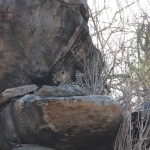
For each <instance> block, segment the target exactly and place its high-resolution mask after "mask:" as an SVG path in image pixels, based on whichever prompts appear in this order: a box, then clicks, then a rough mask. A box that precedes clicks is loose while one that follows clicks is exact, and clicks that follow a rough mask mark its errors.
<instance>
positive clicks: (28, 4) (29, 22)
mask: <svg viewBox="0 0 150 150" xmlns="http://www.w3.org/2000/svg"><path fill="white" fill-rule="evenodd" d="M87 21H88V11H87V2H86V0H76V1H74V0H67V1H66V0H43V1H42V0H36V1H33V0H1V1H0V68H1V70H0V93H1V92H2V91H4V90H5V89H7V88H11V87H16V86H22V85H27V84H31V83H35V84H38V85H43V84H48V85H53V83H52V74H53V73H56V72H57V71H58V70H60V69H64V70H66V71H68V72H69V73H70V74H71V75H72V74H73V72H74V70H75V68H76V67H77V66H78V64H80V57H79V53H80V52H81V51H85V50H87V51H88V50H89V46H88V45H89V43H90V36H89V31H88V26H87ZM77 55H78V56H77Z"/></svg>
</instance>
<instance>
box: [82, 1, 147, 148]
mask: <svg viewBox="0 0 150 150" xmlns="http://www.w3.org/2000/svg"><path fill="white" fill-rule="evenodd" d="M89 1H90V2H91V4H93V5H89V12H90V20H89V27H90V32H91V36H92V40H93V42H94V43H95V45H96V47H97V48H98V49H99V50H100V52H101V54H102V56H103V58H104V62H105V65H104V69H103V71H102V70H101V67H102V60H101V59H100V58H101V57H100V54H98V53H97V52H96V53H97V55H94V56H93V57H92V59H91V60H88V59H87V58H86V57H85V58H86V59H85V68H84V70H85V71H86V74H87V76H86V77H85V78H86V82H87V85H89V86H91V85H92V91H93V93H94V94H102V93H104V94H109V95H110V96H112V97H113V98H114V99H116V100H117V101H119V102H120V104H121V106H122V110H123V114H124V120H123V122H122V124H121V126H120V130H119V132H118V136H117V138H116V141H115V144H114V150H149V149H150V144H149V143H150V133H149V132H150V124H149V117H150V110H149V107H150V106H149V105H150V104H149V103H148V102H149V100H150V12H149V9H148V8H150V1H149V0H144V2H143V0H131V1H129V2H128V1H125V0H122V1H120V0H108V1H105V0H104V1H99V0H89ZM89 4H90V3H89ZM91 49H92V47H91ZM89 61H90V62H91V63H89ZM91 70H92V72H91ZM105 85H108V86H109V87H110V91H111V92H108V91H107V92H103V90H102V89H104V87H105ZM107 89H108V88H107ZM134 111H136V112H137V113H136V116H134V114H135V113H133V112H134Z"/></svg>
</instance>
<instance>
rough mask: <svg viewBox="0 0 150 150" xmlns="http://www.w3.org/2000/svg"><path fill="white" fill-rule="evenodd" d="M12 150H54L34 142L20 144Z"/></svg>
mask: <svg viewBox="0 0 150 150" xmlns="http://www.w3.org/2000/svg"><path fill="white" fill-rule="evenodd" d="M12 150H54V149H52V148H46V147H43V146H39V145H34V144H20V145H18V146H16V147H15V148H13V149H12Z"/></svg>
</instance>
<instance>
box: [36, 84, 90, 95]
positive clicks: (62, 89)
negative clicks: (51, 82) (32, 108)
mask: <svg viewBox="0 0 150 150" xmlns="http://www.w3.org/2000/svg"><path fill="white" fill-rule="evenodd" d="M34 94H35V95H36V96H56V97H67V96H75V95H76V96H85V95H89V94H91V92H90V91H88V90H86V89H83V88H82V87H80V86H78V85H67V84H66V85H63V86H58V87H53V86H46V85H44V86H42V87H41V88H40V89H39V90H37V91H35V92H34Z"/></svg>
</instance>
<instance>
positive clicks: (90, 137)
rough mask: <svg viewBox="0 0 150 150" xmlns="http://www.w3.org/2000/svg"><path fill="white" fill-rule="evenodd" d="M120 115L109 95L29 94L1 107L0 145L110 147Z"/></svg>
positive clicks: (89, 149)
mask: <svg viewBox="0 0 150 150" xmlns="http://www.w3.org/2000/svg"><path fill="white" fill-rule="evenodd" d="M121 117H122V114H121V109H120V106H119V104H118V103H117V102H116V101H115V100H113V99H112V98H110V97H108V96H100V95H96V96H94V95H89V96H72V97H46V96H36V95H34V94H28V95H25V96H23V97H22V98H20V99H18V100H17V101H14V102H13V103H11V104H9V105H7V106H6V107H5V108H3V109H2V111H1V117H0V146H1V147H2V148H3V149H2V150H10V148H11V147H14V146H15V143H16V145H17V144H24V143H32V144H37V143H38V144H39V145H43V146H46V147H50V148H54V149H58V150H59V149H60V150H70V149H71V150H75V149H76V150H84V149H86V150H93V149H94V148H95V149H96V148H97V149H103V148H104V147H106V148H107V150H111V149H113V142H114V140H115V137H116V135H117V131H118V126H119V123H120V119H121ZM8 143H9V144H8ZM6 146H7V147H9V148H7V147H6Z"/></svg>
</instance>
